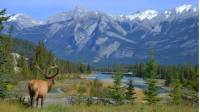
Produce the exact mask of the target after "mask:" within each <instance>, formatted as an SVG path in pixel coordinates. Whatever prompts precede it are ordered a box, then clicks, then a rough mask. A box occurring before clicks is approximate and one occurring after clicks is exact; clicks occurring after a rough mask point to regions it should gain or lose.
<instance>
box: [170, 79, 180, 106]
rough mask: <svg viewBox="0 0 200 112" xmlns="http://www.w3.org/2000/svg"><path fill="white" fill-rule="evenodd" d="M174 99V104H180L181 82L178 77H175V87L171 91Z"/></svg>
mask: <svg viewBox="0 0 200 112" xmlns="http://www.w3.org/2000/svg"><path fill="white" fill-rule="evenodd" d="M170 96H171V97H172V101H173V103H174V104H176V105H178V104H180V100H181V83H180V81H179V79H178V78H175V80H174V83H173V89H172V91H171V95H170Z"/></svg>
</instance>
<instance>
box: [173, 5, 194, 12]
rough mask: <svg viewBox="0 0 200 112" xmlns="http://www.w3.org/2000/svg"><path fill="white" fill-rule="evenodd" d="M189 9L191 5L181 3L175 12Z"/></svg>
mask: <svg viewBox="0 0 200 112" xmlns="http://www.w3.org/2000/svg"><path fill="white" fill-rule="evenodd" d="M190 9H192V5H182V6H179V7H176V9H175V10H176V13H178V14H181V13H183V12H184V11H189V10H190Z"/></svg>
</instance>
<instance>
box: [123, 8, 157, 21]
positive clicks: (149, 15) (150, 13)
mask: <svg viewBox="0 0 200 112" xmlns="http://www.w3.org/2000/svg"><path fill="white" fill-rule="evenodd" d="M158 14H159V13H158V12H157V11H155V10H146V11H144V12H138V13H135V14H133V15H127V16H126V17H127V18H129V19H130V20H135V19H139V20H145V19H147V20H151V19H153V18H155V17H156V16H157V15H158Z"/></svg>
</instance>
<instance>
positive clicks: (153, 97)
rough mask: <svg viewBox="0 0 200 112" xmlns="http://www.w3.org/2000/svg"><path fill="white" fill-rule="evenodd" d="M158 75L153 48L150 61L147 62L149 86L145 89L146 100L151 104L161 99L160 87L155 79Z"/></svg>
mask: <svg viewBox="0 0 200 112" xmlns="http://www.w3.org/2000/svg"><path fill="white" fill-rule="evenodd" d="M155 76H156V64H155V59H154V51H153V49H152V50H151V53H150V61H149V63H148V64H147V69H146V77H148V78H149V79H147V85H148V88H147V90H146V91H145V100H146V101H147V102H148V103H149V104H154V103H156V102H157V101H159V98H158V97H157V96H158V87H157V86H156V80H155V79H153V78H155Z"/></svg>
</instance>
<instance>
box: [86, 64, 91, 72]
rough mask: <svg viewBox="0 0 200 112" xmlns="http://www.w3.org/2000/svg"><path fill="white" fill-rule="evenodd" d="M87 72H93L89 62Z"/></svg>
mask: <svg viewBox="0 0 200 112" xmlns="http://www.w3.org/2000/svg"><path fill="white" fill-rule="evenodd" d="M87 73H88V74H90V73H91V67H90V65H89V64H88V65H87Z"/></svg>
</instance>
